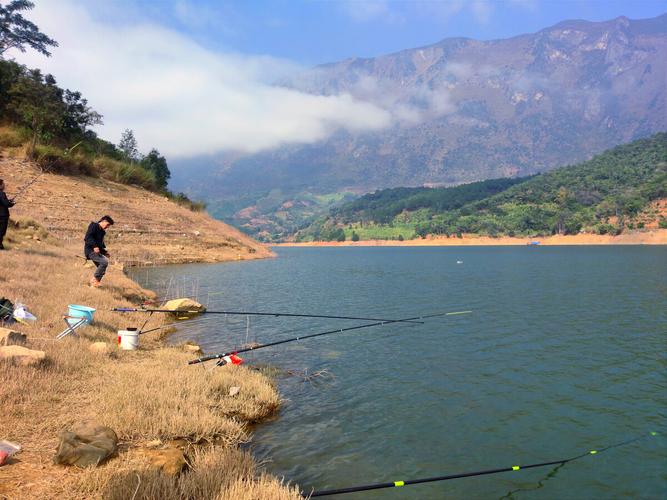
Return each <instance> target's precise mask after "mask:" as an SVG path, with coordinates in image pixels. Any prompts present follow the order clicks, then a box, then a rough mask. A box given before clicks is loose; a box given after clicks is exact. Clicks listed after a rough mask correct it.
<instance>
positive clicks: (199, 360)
mask: <svg viewBox="0 0 667 500" xmlns="http://www.w3.org/2000/svg"><path fill="white" fill-rule="evenodd" d="M471 312H472V311H456V312H446V313H435V314H428V315H424V316H414V317H412V318H403V319H391V320H386V321H378V322H376V323H369V324H367V325H357V326H350V327H348V328H338V329H336V330H327V331H326V332H319V333H313V334H310V335H303V336H299V337H293V338H289V339H284V340H278V341H276V342H269V343H268V344H260V345H258V346H254V347H247V348H245V349H238V350H236V351H230V352H225V353H220V354H211V355H208V356H202V357H201V358H197V359H193V360H192V361H189V362H188V364H189V365H196V364H197V363H203V362H205V361H211V360H214V359H222V358H225V357H227V356H231V355H232V354H239V353H242V352H248V351H256V350H257V349H263V348H264V347H271V346H275V345H280V344H287V343H288V342H296V341H297V340H304V339H310V338H313V337H321V336H322V335H329V334H332V333H343V332H349V331H352V330H360V329H362V328H370V327H371V326H381V325H389V324H391V323H405V322H412V321H414V320H421V319H427V318H436V317H439V316H455V315H459V314H470V313H471Z"/></svg>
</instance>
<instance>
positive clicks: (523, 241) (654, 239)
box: [273, 229, 667, 247]
mask: <svg viewBox="0 0 667 500" xmlns="http://www.w3.org/2000/svg"><path fill="white" fill-rule="evenodd" d="M531 242H539V244H540V245H544V246H553V245H667V229H655V230H651V231H632V232H627V233H623V234H621V235H619V236H609V235H600V234H577V235H574V236H562V235H556V236H546V237H535V238H511V237H509V236H503V237H499V238H491V237H488V236H475V235H463V238H456V237H451V238H444V237H437V238H435V237H433V238H431V237H430V238H426V239H416V240H406V241H396V240H367V241H342V242H335V241H315V242H308V243H278V244H275V245H273V246H286V247H439V246H442V247H456V246H459V247H464V246H525V245H529V244H531Z"/></svg>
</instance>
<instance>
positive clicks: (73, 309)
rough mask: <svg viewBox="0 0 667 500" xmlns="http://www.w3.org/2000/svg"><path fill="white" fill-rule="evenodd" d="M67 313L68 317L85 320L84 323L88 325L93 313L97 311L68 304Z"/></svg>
mask: <svg viewBox="0 0 667 500" xmlns="http://www.w3.org/2000/svg"><path fill="white" fill-rule="evenodd" d="M68 307H69V311H68V312H67V315H68V316H72V317H73V318H81V319H85V321H84V323H90V322H91V321H93V313H94V312H95V311H96V310H97V309H95V308H93V307H88V306H78V305H76V304H70V305H69V306H68Z"/></svg>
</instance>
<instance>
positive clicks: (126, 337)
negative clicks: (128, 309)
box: [118, 328, 139, 351]
mask: <svg viewBox="0 0 667 500" xmlns="http://www.w3.org/2000/svg"><path fill="white" fill-rule="evenodd" d="M138 346H139V332H138V331H137V329H136V328H128V329H127V330H118V347H120V348H121V349H122V350H124V351H135V350H136V349H137V347H138Z"/></svg>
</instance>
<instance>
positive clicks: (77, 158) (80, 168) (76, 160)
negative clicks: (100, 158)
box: [35, 144, 95, 176]
mask: <svg viewBox="0 0 667 500" xmlns="http://www.w3.org/2000/svg"><path fill="white" fill-rule="evenodd" d="M35 161H36V162H37V164H38V165H39V166H40V167H41V168H42V169H44V170H45V171H47V172H50V173H53V174H63V175H90V176H95V169H94V168H93V166H92V165H91V164H90V160H88V158H86V157H85V156H81V155H69V154H67V153H66V152H65V151H64V150H63V149H61V148H57V147H54V146H45V145H42V144H38V145H37V146H35Z"/></svg>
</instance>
